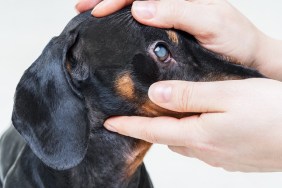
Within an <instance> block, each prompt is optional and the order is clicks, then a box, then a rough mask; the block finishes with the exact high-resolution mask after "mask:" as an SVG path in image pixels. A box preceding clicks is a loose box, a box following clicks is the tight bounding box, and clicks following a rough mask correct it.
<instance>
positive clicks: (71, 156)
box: [0, 8, 262, 188]
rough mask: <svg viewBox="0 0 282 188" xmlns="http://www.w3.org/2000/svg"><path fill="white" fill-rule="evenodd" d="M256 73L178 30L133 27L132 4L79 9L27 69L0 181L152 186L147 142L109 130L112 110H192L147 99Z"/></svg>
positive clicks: (66, 186)
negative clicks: (177, 86)
mask: <svg viewBox="0 0 282 188" xmlns="http://www.w3.org/2000/svg"><path fill="white" fill-rule="evenodd" d="M251 77H262V75H261V74H259V73H258V72H256V71H254V70H251V69H248V68H244V67H242V66H240V65H235V64H231V63H230V62H228V61H227V60H226V59H225V58H223V57H221V56H219V55H216V54H214V53H211V52H209V51H207V50H205V49H203V48H202V47H201V46H199V45H198V44H197V42H196V40H195V39H194V38H193V37H192V36H190V35H188V34H186V33H183V32H179V31H173V30H163V29H157V28H152V27H147V26H144V25H140V24H138V23H137V22H136V21H134V19H133V18H132V16H131V13H130V9H129V8H126V9H123V10H121V11H119V12H117V13H115V14H113V15H111V16H108V17H105V18H100V19H98V18H94V17H92V16H91V15H90V12H87V13H84V14H81V15H78V16H77V17H75V18H74V19H73V20H72V21H71V22H70V23H69V24H68V25H67V27H66V28H65V30H64V31H63V32H62V34H61V35H60V36H58V37H56V38H54V39H52V40H51V42H50V43H49V44H48V45H47V47H46V48H45V49H44V51H43V53H42V55H41V56H40V57H39V58H38V59H37V60H36V61H35V62H34V63H33V64H32V65H31V67H30V68H29V69H28V70H27V71H26V72H25V73H24V75H23V77H22V79H21V80H20V83H19V84H18V87H17V90H16V94H15V104H14V111H13V116H12V121H13V125H14V127H15V128H16V129H14V128H12V127H11V128H10V129H9V130H8V131H7V132H6V133H5V134H4V135H3V136H2V138H1V143H0V144H1V145H0V146H1V151H0V153H1V158H0V162H1V163H0V164H1V169H0V180H1V184H2V185H0V187H5V188H10V187H15V188H19V187H23V188H29V187H32V188H39V187H42V188H55V187H58V188H71V187H73V188H78V187H83V188H84V187H99V188H111V187H122V188H124V187H130V188H133V187H134V188H135V187H136V188H137V187H139V188H141V187H142V188H149V187H153V186H152V183H151V181H150V178H149V176H148V173H147V172H146V169H145V167H144V165H143V163H142V160H143V157H144V155H145V153H146V152H147V150H148V149H149V147H150V145H151V144H149V143H146V142H144V141H140V140H136V139H132V138H128V137H124V136H120V135H118V134H115V133H110V132H108V131H107V130H106V129H105V128H104V127H103V122H104V121H105V119H106V118H108V117H110V116H117V115H140V116H162V115H169V116H174V117H177V118H180V117H183V116H186V115H189V114H180V113H176V112H171V111H168V110H164V109H162V108H160V107H157V106H155V105H154V104H152V103H151V102H150V101H149V99H148V97H147V91H148V88H149V86H150V85H151V84H152V83H154V82H157V81H160V80H172V79H175V80H189V81H215V80H226V79H244V78H251Z"/></svg>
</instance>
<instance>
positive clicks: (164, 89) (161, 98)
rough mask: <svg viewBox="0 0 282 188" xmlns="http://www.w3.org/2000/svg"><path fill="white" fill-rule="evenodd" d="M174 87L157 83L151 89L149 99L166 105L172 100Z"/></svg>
mask: <svg viewBox="0 0 282 188" xmlns="http://www.w3.org/2000/svg"><path fill="white" fill-rule="evenodd" d="M171 93H172V87H171V86H170V85H167V84H162V83H155V84H153V85H151V87H150V89H149V97H150V99H151V100H152V101H154V102H157V103H166V102H169V101H170V99H171Z"/></svg>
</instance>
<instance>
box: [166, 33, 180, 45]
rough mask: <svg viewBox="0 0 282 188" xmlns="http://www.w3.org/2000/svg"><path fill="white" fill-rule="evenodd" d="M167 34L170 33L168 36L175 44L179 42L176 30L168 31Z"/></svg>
mask: <svg viewBox="0 0 282 188" xmlns="http://www.w3.org/2000/svg"><path fill="white" fill-rule="evenodd" d="M166 33H167V35H168V38H169V40H171V41H172V42H173V43H175V44H177V45H178V44H179V39H178V35H177V33H176V32H174V31H166Z"/></svg>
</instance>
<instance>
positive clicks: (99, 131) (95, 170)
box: [64, 112, 151, 187]
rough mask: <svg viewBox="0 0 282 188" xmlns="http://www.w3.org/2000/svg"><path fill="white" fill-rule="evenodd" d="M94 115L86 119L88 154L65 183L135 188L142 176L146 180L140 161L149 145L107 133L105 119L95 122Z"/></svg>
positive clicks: (98, 119) (145, 173) (70, 173)
mask: <svg viewBox="0 0 282 188" xmlns="http://www.w3.org/2000/svg"><path fill="white" fill-rule="evenodd" d="M97 114H99V113H97V112H96V113H95V116H92V118H89V119H90V120H91V121H90V122H91V133H90V140H89V145H88V150H87V154H86V156H85V158H84V160H83V161H82V162H81V163H80V164H79V165H78V166H77V167H74V168H73V169H71V170H70V171H69V173H68V175H70V176H71V177H72V178H69V180H68V181H71V182H72V184H73V185H75V184H77V186H78V187H131V185H135V186H133V187H137V186H136V185H139V183H141V182H140V179H143V180H142V181H144V177H143V178H141V177H142V176H146V178H147V179H149V177H148V175H147V172H146V170H144V169H145V167H144V164H143V158H144V156H145V154H146V152H147V151H148V150H149V148H150V147H151V144H149V143H147V142H145V141H141V140H136V139H133V138H129V137H125V136H121V135H119V134H116V133H111V132H109V131H108V130H106V129H105V128H104V127H103V121H104V118H101V117H104V115H102V114H100V115H99V117H100V118H96V117H97ZM93 117H94V118H93ZM68 175H67V176H68ZM64 177H66V175H64ZM74 177H84V178H83V180H82V179H80V178H78V179H76V178H74ZM87 178H88V179H87Z"/></svg>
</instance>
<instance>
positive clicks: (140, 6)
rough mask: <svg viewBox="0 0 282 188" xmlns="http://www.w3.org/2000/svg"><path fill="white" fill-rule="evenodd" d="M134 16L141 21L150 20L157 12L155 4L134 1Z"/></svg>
mask: <svg viewBox="0 0 282 188" xmlns="http://www.w3.org/2000/svg"><path fill="white" fill-rule="evenodd" d="M132 11H134V14H135V15H136V16H138V17H140V18H142V19H151V18H153V17H154V16H155V14H156V12H157V7H156V3H155V2H152V1H146V2H140V1H135V2H134V3H133V5H132Z"/></svg>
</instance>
